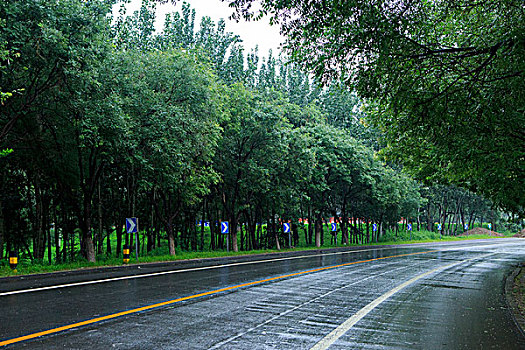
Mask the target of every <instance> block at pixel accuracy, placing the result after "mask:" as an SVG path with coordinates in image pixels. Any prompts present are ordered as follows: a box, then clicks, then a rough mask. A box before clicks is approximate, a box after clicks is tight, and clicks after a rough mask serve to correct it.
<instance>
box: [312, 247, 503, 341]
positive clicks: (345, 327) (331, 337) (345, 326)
mask: <svg viewBox="0 0 525 350" xmlns="http://www.w3.org/2000/svg"><path fill="white" fill-rule="evenodd" d="M494 254H497V253H490V254H485V255H482V256H478V257H475V258H471V259H467V260H462V261H458V262H455V263H452V264H448V265H445V266H441V267H438V268H435V269H433V270H430V271H427V272H425V273H422V274H420V275H418V276H416V277H414V278H411V279H409V280H408V281H406V282H404V283H402V284H400V285H399V286H397V287H395V288H394V289H391V290H390V291H388V292H386V293H385V294H383V295H381V296H380V297H379V298H377V299H375V300H374V301H372V302H371V303H369V304H368V305H366V306H365V307H363V308H362V309H361V310H359V311H358V312H357V313H356V314H354V315H353V316H352V317H350V318H349V319H347V320H346V321H345V322H343V323H342V324H341V325H339V326H338V327H337V328H336V329H334V330H333V331H332V332H330V333H329V334H328V335H326V336H325V337H324V338H323V339H321V340H320V341H319V342H318V343H317V344H315V345H314V346H313V347H312V348H310V350H326V349H328V347H329V346H330V345H332V344H333V343H335V342H336V341H337V340H338V339H339V338H341V337H342V336H343V335H344V334H345V333H346V332H348V331H349V330H350V328H352V327H353V326H354V325H355V324H356V323H357V322H359V321H360V320H361V319H362V318H363V317H365V316H366V315H368V313H370V311H372V310H373V309H375V308H376V307H377V306H379V305H380V304H381V303H382V302H384V301H385V300H387V299H388V298H390V297H391V296H392V295H394V294H396V293H397V292H399V291H400V290H402V289H403V288H406V287H408V286H409V285H411V284H413V283H415V282H417V281H418V280H420V279H422V278H425V277H427V276H428V275H431V274H433V273H436V272H440V271H442V270H445V269H448V268H449V267H452V266H455V265H460V264H463V263H465V262H468V261H472V260H476V259H482V258H486V257H487V256H490V255H494Z"/></svg>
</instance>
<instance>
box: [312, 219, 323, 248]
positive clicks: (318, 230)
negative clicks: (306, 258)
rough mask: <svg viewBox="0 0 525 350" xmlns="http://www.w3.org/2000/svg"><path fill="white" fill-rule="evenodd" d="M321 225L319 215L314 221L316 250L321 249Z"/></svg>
mask: <svg viewBox="0 0 525 350" xmlns="http://www.w3.org/2000/svg"><path fill="white" fill-rule="evenodd" d="M322 225H323V223H322V221H321V214H319V215H318V216H317V218H316V219H315V225H314V226H315V246H316V247H317V248H320V247H321V230H322V229H323V226H322Z"/></svg>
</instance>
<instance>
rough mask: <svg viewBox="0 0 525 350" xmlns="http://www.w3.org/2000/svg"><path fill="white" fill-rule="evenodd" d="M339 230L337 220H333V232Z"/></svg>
mask: <svg viewBox="0 0 525 350" xmlns="http://www.w3.org/2000/svg"><path fill="white" fill-rule="evenodd" d="M335 231H337V224H336V223H335V222H332V232H335Z"/></svg>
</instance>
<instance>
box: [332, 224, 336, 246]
mask: <svg viewBox="0 0 525 350" xmlns="http://www.w3.org/2000/svg"><path fill="white" fill-rule="evenodd" d="M330 226H331V227H330V229H331V231H332V235H333V236H334V243H335V245H337V223H335V222H332V223H331V224H330Z"/></svg>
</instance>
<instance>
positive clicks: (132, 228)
mask: <svg viewBox="0 0 525 350" xmlns="http://www.w3.org/2000/svg"><path fill="white" fill-rule="evenodd" d="M126 232H127V233H134V234H135V257H136V258H137V262H138V261H139V219H137V218H127V219H126Z"/></svg>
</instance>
